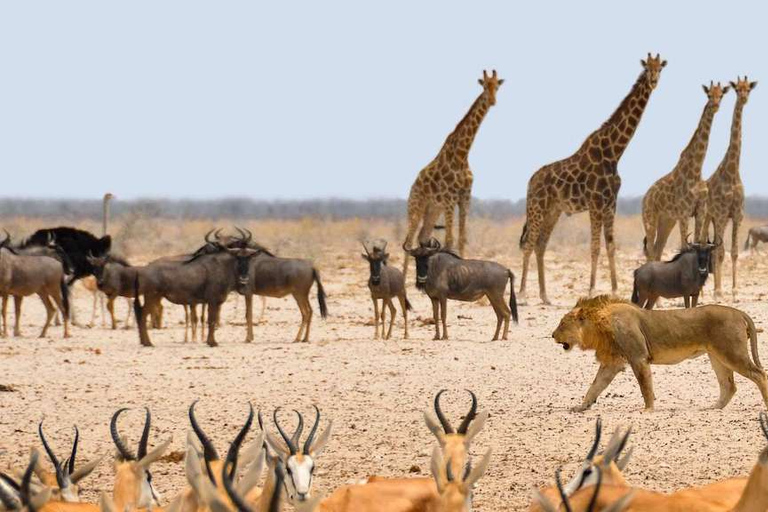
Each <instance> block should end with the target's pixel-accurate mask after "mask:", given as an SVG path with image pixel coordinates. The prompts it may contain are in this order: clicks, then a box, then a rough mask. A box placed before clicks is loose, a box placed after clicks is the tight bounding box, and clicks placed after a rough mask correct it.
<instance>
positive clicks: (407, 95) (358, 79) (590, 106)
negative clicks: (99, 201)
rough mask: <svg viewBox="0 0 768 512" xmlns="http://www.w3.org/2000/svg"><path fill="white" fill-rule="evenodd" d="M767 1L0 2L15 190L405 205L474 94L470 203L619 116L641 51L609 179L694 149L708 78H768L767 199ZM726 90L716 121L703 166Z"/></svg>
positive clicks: (717, 149) (661, 167)
mask: <svg viewBox="0 0 768 512" xmlns="http://www.w3.org/2000/svg"><path fill="white" fill-rule="evenodd" d="M766 14H767V13H766V9H765V7H764V6H763V5H762V4H761V3H759V2H751V3H750V2H733V1H731V2H723V1H718V2H711V1H697V2H672V1H668V0H667V1H644V2H617V1H604V2H603V1H601V2H572V1H563V2H552V1H536V2H525V3H523V2H482V1H477V2H466V1H462V2H448V1H444V0H440V1H429V2H428V1H418V2H416V1H390V2H377V3H373V2H361V1H349V2H336V1H323V2H317V1H311V2H310V1H307V2H250V1H249V2H246V1H206V2H201V1H194V0H180V1H163V0H131V1H129V2H127V1H124V2H113V1H106V2H105V1H103V0H98V1H96V0H94V1H78V0H67V1H59V0H56V1H47V2H44V1H41V2H31V1H6V2H2V3H0V172H1V173H2V176H3V178H4V179H3V180H2V184H1V185H0V196H4V197H83V198H85V197H96V196H100V195H101V194H102V193H103V192H104V191H106V190H110V191H112V192H114V193H115V194H116V195H118V197H122V198H135V197H147V196H151V197H198V198H202V197H222V196H245V197H254V198H263V199H269V198H308V197H328V196H334V197H346V198H369V197H406V196H407V194H408V190H409V188H410V185H411V183H412V182H413V179H414V178H415V176H416V174H417V173H418V172H419V170H420V169H421V168H422V167H423V166H424V165H425V164H427V163H428V162H429V161H430V160H431V159H432V158H433V156H434V155H435V154H436V153H437V151H438V150H439V149H440V146H441V144H442V143H443V141H444V139H445V137H446V136H447V135H448V133H449V132H450V131H451V130H452V129H453V128H454V126H455V125H456V123H457V122H458V121H459V119H460V118H461V117H462V116H463V115H464V113H465V112H466V110H467V109H468V108H469V106H470V104H471V103H472V101H473V100H474V99H475V97H476V96H477V94H479V92H480V90H481V89H480V86H479V85H478V84H477V79H478V78H479V77H480V75H481V73H482V70H483V68H487V69H491V68H496V69H497V70H498V72H499V75H500V76H501V77H503V78H505V79H506V83H505V84H504V85H503V86H502V88H501V89H500V91H499V93H498V103H497V105H496V106H495V107H494V108H492V109H491V111H490V113H489V114H488V116H487V118H486V120H485V122H484V123H483V125H482V127H481V128H480V132H479V134H478V137H477V140H476V142H475V145H474V146H473V148H472V152H471V154H470V164H471V166H472V169H473V171H474V173H475V185H474V191H473V192H474V195H476V196H478V197H482V198H509V199H519V198H521V197H524V196H525V190H526V185H527V182H528V178H529V177H530V175H531V174H532V173H533V172H534V171H535V170H536V169H538V168H539V167H540V166H542V165H544V164H546V163H548V162H550V161H553V160H556V159H559V158H562V157H565V156H567V155H569V154H571V153H572V152H573V151H574V150H575V149H576V148H577V147H578V146H579V144H580V143H581V142H582V141H583V139H584V138H585V137H586V136H587V135H588V134H589V132H591V131H592V130H593V129H595V128H596V127H598V126H599V125H600V123H602V122H603V120H605V119H606V118H607V117H608V116H609V115H610V114H611V113H612V111H613V110H614V109H615V108H616V106H617V105H618V103H619V102H620V100H621V99H622V98H623V97H624V96H625V95H626V93H627V92H628V91H629V89H630V87H631V85H632V83H633V82H634V80H635V79H636V77H637V75H638V73H639V72H640V65H639V60H640V58H642V57H644V56H645V54H646V53H647V52H648V51H653V52H661V54H662V56H663V57H665V58H666V59H667V60H668V61H669V65H668V66H667V68H666V69H665V70H664V72H663V74H662V76H661V80H660V83H659V87H658V88H657V90H656V92H655V93H654V94H653V96H652V97H651V101H650V104H649V106H648V108H647V109H646V112H645V116H644V117H643V121H642V123H641V125H640V127H639V129H638V131H637V133H636V135H635V137H634V139H633V141H632V143H631V144H630V146H629V149H628V150H627V152H626V153H625V155H624V157H623V159H622V161H621V163H620V165H619V170H620V173H621V176H622V179H623V186H622V191H621V192H622V194H623V195H625V196H635V195H641V194H643V193H644V192H645V190H646V189H647V187H648V186H649V185H650V184H651V183H652V182H653V181H654V180H655V179H656V178H658V177H659V176H661V175H662V174H664V173H666V172H668V171H669V170H670V169H671V168H672V167H673V165H674V164H675V162H676V160H677V157H678V155H679V153H680V151H681V150H682V148H683V147H684V145H685V144H686V143H687V142H688V140H689V138H690V136H691V134H692V132H693V130H694V128H695V125H696V123H697V122H698V118H699V115H700V113H701V109H702V107H703V105H704V103H705V95H704V93H703V92H702V90H701V84H702V83H705V82H706V83H709V80H710V79H715V80H723V81H727V80H733V79H735V77H736V75H737V74H744V73H747V74H749V76H750V79H752V80H760V81H762V83H761V85H762V86H761V87H758V88H757V89H756V90H755V91H754V93H753V94H752V97H751V99H750V103H749V104H748V105H747V107H746V109H745V114H744V144H743V154H742V160H741V169H742V176H743V180H744V183H745V186H746V189H747V193H748V194H750V195H768V176H767V174H768V173H766V170H767V169H766V161H767V160H768V148H767V147H766V144H765V142H764V141H763V139H764V137H765V134H766V128H768V126H767V124H768V121H767V120H766V115H765V114H766V104H768V73H766V68H768V61H767V60H766V58H765V48H766V46H768V41H767V40H766V39H767V38H766V37H765V35H763V36H760V34H765V33H766V30H765V26H764V25H765V19H766ZM733 102H734V95H733V94H730V95H729V96H727V97H726V99H725V100H724V102H723V105H722V107H721V110H720V113H719V114H718V116H717V117H716V118H715V124H714V128H713V130H712V137H711V141H710V149H709V154H708V157H707V160H706V162H705V165H704V175H705V176H708V175H709V174H710V173H711V172H712V171H713V170H714V168H715V167H716V166H717V163H718V162H719V161H720V159H721V157H722V155H723V153H724V151H725V148H726V146H727V143H728V134H729V126H730V121H731V114H732V109H733Z"/></svg>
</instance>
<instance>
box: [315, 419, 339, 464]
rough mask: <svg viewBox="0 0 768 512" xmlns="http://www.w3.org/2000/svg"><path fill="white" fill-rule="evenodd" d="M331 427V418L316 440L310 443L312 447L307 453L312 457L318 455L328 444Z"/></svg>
mask: <svg viewBox="0 0 768 512" xmlns="http://www.w3.org/2000/svg"><path fill="white" fill-rule="evenodd" d="M332 427H333V420H331V421H329V422H328V426H327V427H325V430H324V431H323V433H322V434H320V436H319V437H318V438H317V441H315V442H314V443H312V447H311V448H310V449H309V454H310V455H311V456H312V457H317V456H318V455H320V454H321V453H323V449H324V448H325V445H326V444H328V440H329V439H330V438H331V428H332Z"/></svg>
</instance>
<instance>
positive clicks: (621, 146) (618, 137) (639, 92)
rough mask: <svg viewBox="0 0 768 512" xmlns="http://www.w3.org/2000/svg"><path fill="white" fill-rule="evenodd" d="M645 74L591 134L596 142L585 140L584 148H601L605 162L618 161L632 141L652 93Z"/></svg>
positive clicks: (642, 74) (644, 72)
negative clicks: (611, 113) (595, 146)
mask: <svg viewBox="0 0 768 512" xmlns="http://www.w3.org/2000/svg"><path fill="white" fill-rule="evenodd" d="M646 73H647V71H643V72H642V73H640V76H639V77H638V78H637V81H635V84H634V85H633V86H632V90H630V91H629V94H627V96H626V97H625V98H624V100H623V101H622V102H621V104H619V108H617V109H616V111H615V112H614V113H613V115H611V117H609V118H608V120H607V121H606V122H605V123H603V125H602V126H601V127H600V128H599V129H598V130H597V131H596V132H595V133H594V134H593V136H594V137H595V138H596V139H598V140H594V141H593V140H589V139H587V144H585V146H594V145H597V146H598V147H601V148H603V158H604V159H605V160H607V161H610V162H618V161H619V159H620V158H621V156H622V155H623V154H624V150H626V149H627V146H628V145H629V141H630V140H632V136H633V135H634V134H635V130H636V129H637V125H638V124H640V118H641V117H642V116H643V112H644V111H645V107H646V106H647V105H648V100H649V99H650V97H651V92H652V89H651V86H650V85H649V84H648V79H647V77H646ZM590 138H591V137H590ZM606 149H608V151H606Z"/></svg>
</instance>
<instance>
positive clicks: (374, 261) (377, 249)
mask: <svg viewBox="0 0 768 512" xmlns="http://www.w3.org/2000/svg"><path fill="white" fill-rule="evenodd" d="M363 249H365V254H363V255H362V256H363V259H364V260H365V261H367V262H368V263H369V264H370V267H371V276H370V277H369V278H368V289H369V290H371V300H372V301H373V325H374V339H376V340H377V339H379V320H381V337H382V339H385V340H388V339H389V338H390V336H392V327H393V326H394V325H395V316H396V313H397V312H396V310H395V305H394V304H392V299H393V298H395V297H397V299H398V301H400V309H401V310H402V312H403V322H404V324H405V332H404V334H403V338H405V339H408V311H410V310H411V309H413V308H412V307H411V303H410V302H408V297H407V296H406V293H405V278H404V277H403V273H402V272H400V270H398V269H396V268H395V267H390V266H388V265H387V260H388V259H389V253H388V252H387V242H386V240H378V241H376V242H374V244H373V247H372V248H371V249H370V250H369V249H368V243H367V242H363ZM379 300H381V318H379ZM387 307H389V329H388V330H387V331H386V334H384V329H385V328H386V326H387V323H386V322H385V313H386V310H387Z"/></svg>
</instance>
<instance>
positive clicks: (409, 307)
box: [405, 297, 413, 311]
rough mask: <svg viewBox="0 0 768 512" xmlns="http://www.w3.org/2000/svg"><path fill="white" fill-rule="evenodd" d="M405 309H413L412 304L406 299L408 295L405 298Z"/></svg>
mask: <svg viewBox="0 0 768 512" xmlns="http://www.w3.org/2000/svg"><path fill="white" fill-rule="evenodd" d="M405 309H406V310H407V311H413V306H411V301H409V300H408V297H406V298H405Z"/></svg>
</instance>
